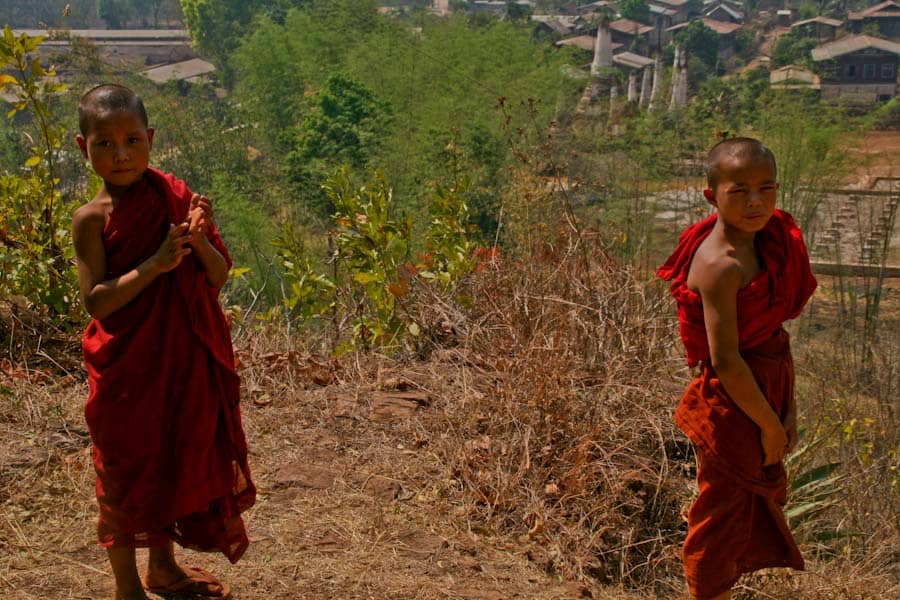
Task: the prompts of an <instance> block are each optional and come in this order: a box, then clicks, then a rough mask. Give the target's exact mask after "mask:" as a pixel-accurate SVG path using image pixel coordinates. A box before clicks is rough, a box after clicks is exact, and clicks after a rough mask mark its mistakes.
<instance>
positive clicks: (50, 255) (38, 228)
mask: <svg viewBox="0 0 900 600" xmlns="http://www.w3.org/2000/svg"><path fill="white" fill-rule="evenodd" d="M42 41H43V37H42V36H36V37H31V36H29V35H27V34H24V33H23V34H21V35H19V36H15V35H13V33H12V30H11V29H10V28H9V26H6V27H5V28H4V30H3V36H2V39H0V68H4V70H5V71H6V72H5V73H3V74H0V88H2V89H6V90H12V91H13V93H15V95H16V97H17V98H18V100H17V101H16V102H15V103H14V105H13V108H12V110H10V111H9V113H8V117H9V118H13V117H14V116H15V115H16V114H17V113H19V112H22V111H26V112H28V113H29V115H30V116H31V118H32V120H33V124H34V127H35V132H34V135H33V136H31V139H33V140H34V142H33V143H32V145H31V148H30V149H29V151H30V156H29V157H28V158H27V159H26V160H25V163H24V165H23V167H24V168H23V172H22V174H21V175H10V174H7V175H2V176H0V195H2V197H3V203H2V205H0V245H2V246H3V253H2V255H0V299H9V298H10V297H18V298H24V299H25V301H26V303H27V304H28V305H30V307H32V308H36V309H40V310H45V311H47V312H48V313H49V316H50V317H51V318H52V319H53V320H54V321H55V322H58V323H61V324H67V323H70V322H71V321H72V320H73V319H75V318H76V317H75V315H76V314H77V312H76V311H77V306H78V291H77V286H76V281H77V277H76V276H75V270H74V260H73V258H74V257H73V249H72V244H71V243H70V233H69V230H70V214H71V210H72V208H73V204H72V203H71V201H68V200H67V199H65V198H63V197H62V196H61V195H60V193H59V191H58V185H59V177H58V170H59V169H58V167H59V163H60V161H61V148H62V140H63V139H64V137H65V130H64V129H63V128H62V127H61V126H59V125H55V124H54V123H53V122H52V119H51V113H50V106H49V102H50V98H51V97H52V96H53V95H55V94H59V93H62V92H64V91H65V90H66V86H65V85H64V84H61V83H58V82H56V80H55V73H54V72H53V71H47V70H45V69H44V68H43V66H41V63H40V60H39V59H38V58H34V53H35V51H36V50H37V48H38V46H39V45H40V43H41V42H42ZM10 73H12V74H10Z"/></svg>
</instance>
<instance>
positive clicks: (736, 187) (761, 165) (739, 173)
mask: <svg viewBox="0 0 900 600" xmlns="http://www.w3.org/2000/svg"><path fill="white" fill-rule="evenodd" d="M718 175H719V176H718V180H717V182H716V186H715V189H710V188H707V189H705V190H703V195H704V197H706V199H707V200H708V201H709V203H710V204H712V205H713V206H715V207H716V212H717V213H718V215H719V218H720V219H722V221H723V222H724V224H725V225H726V227H731V228H734V229H737V230H739V231H742V232H745V233H756V232H757V231H759V230H761V229H762V228H763V227H765V226H766V223H768V222H769V219H770V218H771V217H772V214H773V213H774V212H775V197H776V193H777V192H778V182H777V181H775V165H773V164H772V162H771V161H769V160H766V159H765V158H747V157H742V156H729V157H726V158H724V159H723V160H722V162H721V163H720V164H719V168H718Z"/></svg>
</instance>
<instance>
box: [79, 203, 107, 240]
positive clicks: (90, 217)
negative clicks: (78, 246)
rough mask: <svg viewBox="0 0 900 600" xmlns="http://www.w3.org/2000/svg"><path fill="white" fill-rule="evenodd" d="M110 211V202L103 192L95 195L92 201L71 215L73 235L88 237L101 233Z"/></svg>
mask: <svg viewBox="0 0 900 600" xmlns="http://www.w3.org/2000/svg"><path fill="white" fill-rule="evenodd" d="M111 210H112V201H111V200H110V198H109V196H108V195H106V194H104V193H103V192H101V193H99V194H97V196H95V197H94V199H93V200H91V201H90V202H88V203H87V204H83V205H82V206H80V207H78V209H76V210H75V212H74V213H73V214H72V230H73V235H75V236H76V237H79V236H80V235H84V234H87V235H90V234H91V233H94V232H96V233H98V234H99V232H101V231H103V227H104V226H105V225H106V219H107V217H108V216H109V213H110V211H111Z"/></svg>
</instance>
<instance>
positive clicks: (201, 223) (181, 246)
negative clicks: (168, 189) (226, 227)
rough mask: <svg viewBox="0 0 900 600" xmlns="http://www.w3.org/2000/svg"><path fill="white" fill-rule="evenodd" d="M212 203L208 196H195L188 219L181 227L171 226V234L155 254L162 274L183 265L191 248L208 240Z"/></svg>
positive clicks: (192, 198)
mask: <svg viewBox="0 0 900 600" xmlns="http://www.w3.org/2000/svg"><path fill="white" fill-rule="evenodd" d="M212 214H213V213H212V203H210V201H209V198H207V197H206V196H201V195H200V194H194V195H193V196H192V197H191V204H190V208H189V210H188V218H187V219H186V220H185V221H184V223H181V224H179V225H169V232H168V233H167V234H166V238H165V239H164V240H163V242H162V244H160V246H159V249H158V250H157V251H156V253H155V254H154V259H155V260H156V264H157V266H158V267H159V270H160V272H162V273H166V272H168V271H171V270H172V269H174V268H175V267H177V266H178V265H180V264H181V261H182V260H183V259H184V257H185V256H187V255H188V254H190V253H191V246H192V245H194V244H197V243H200V242H202V241H203V240H205V239H206V232H207V231H209V228H210V227H212Z"/></svg>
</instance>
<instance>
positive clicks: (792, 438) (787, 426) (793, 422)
mask: <svg viewBox="0 0 900 600" xmlns="http://www.w3.org/2000/svg"><path fill="white" fill-rule="evenodd" d="M784 432H785V433H786V434H787V438H788V441H787V447H786V448H785V452H784V453H785V455H787V454H790V453H791V452H793V451H794V449H795V448H796V447H797V441H798V439H799V434H798V433H797V411H796V410H789V411H788V413H787V415H785V417H784Z"/></svg>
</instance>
